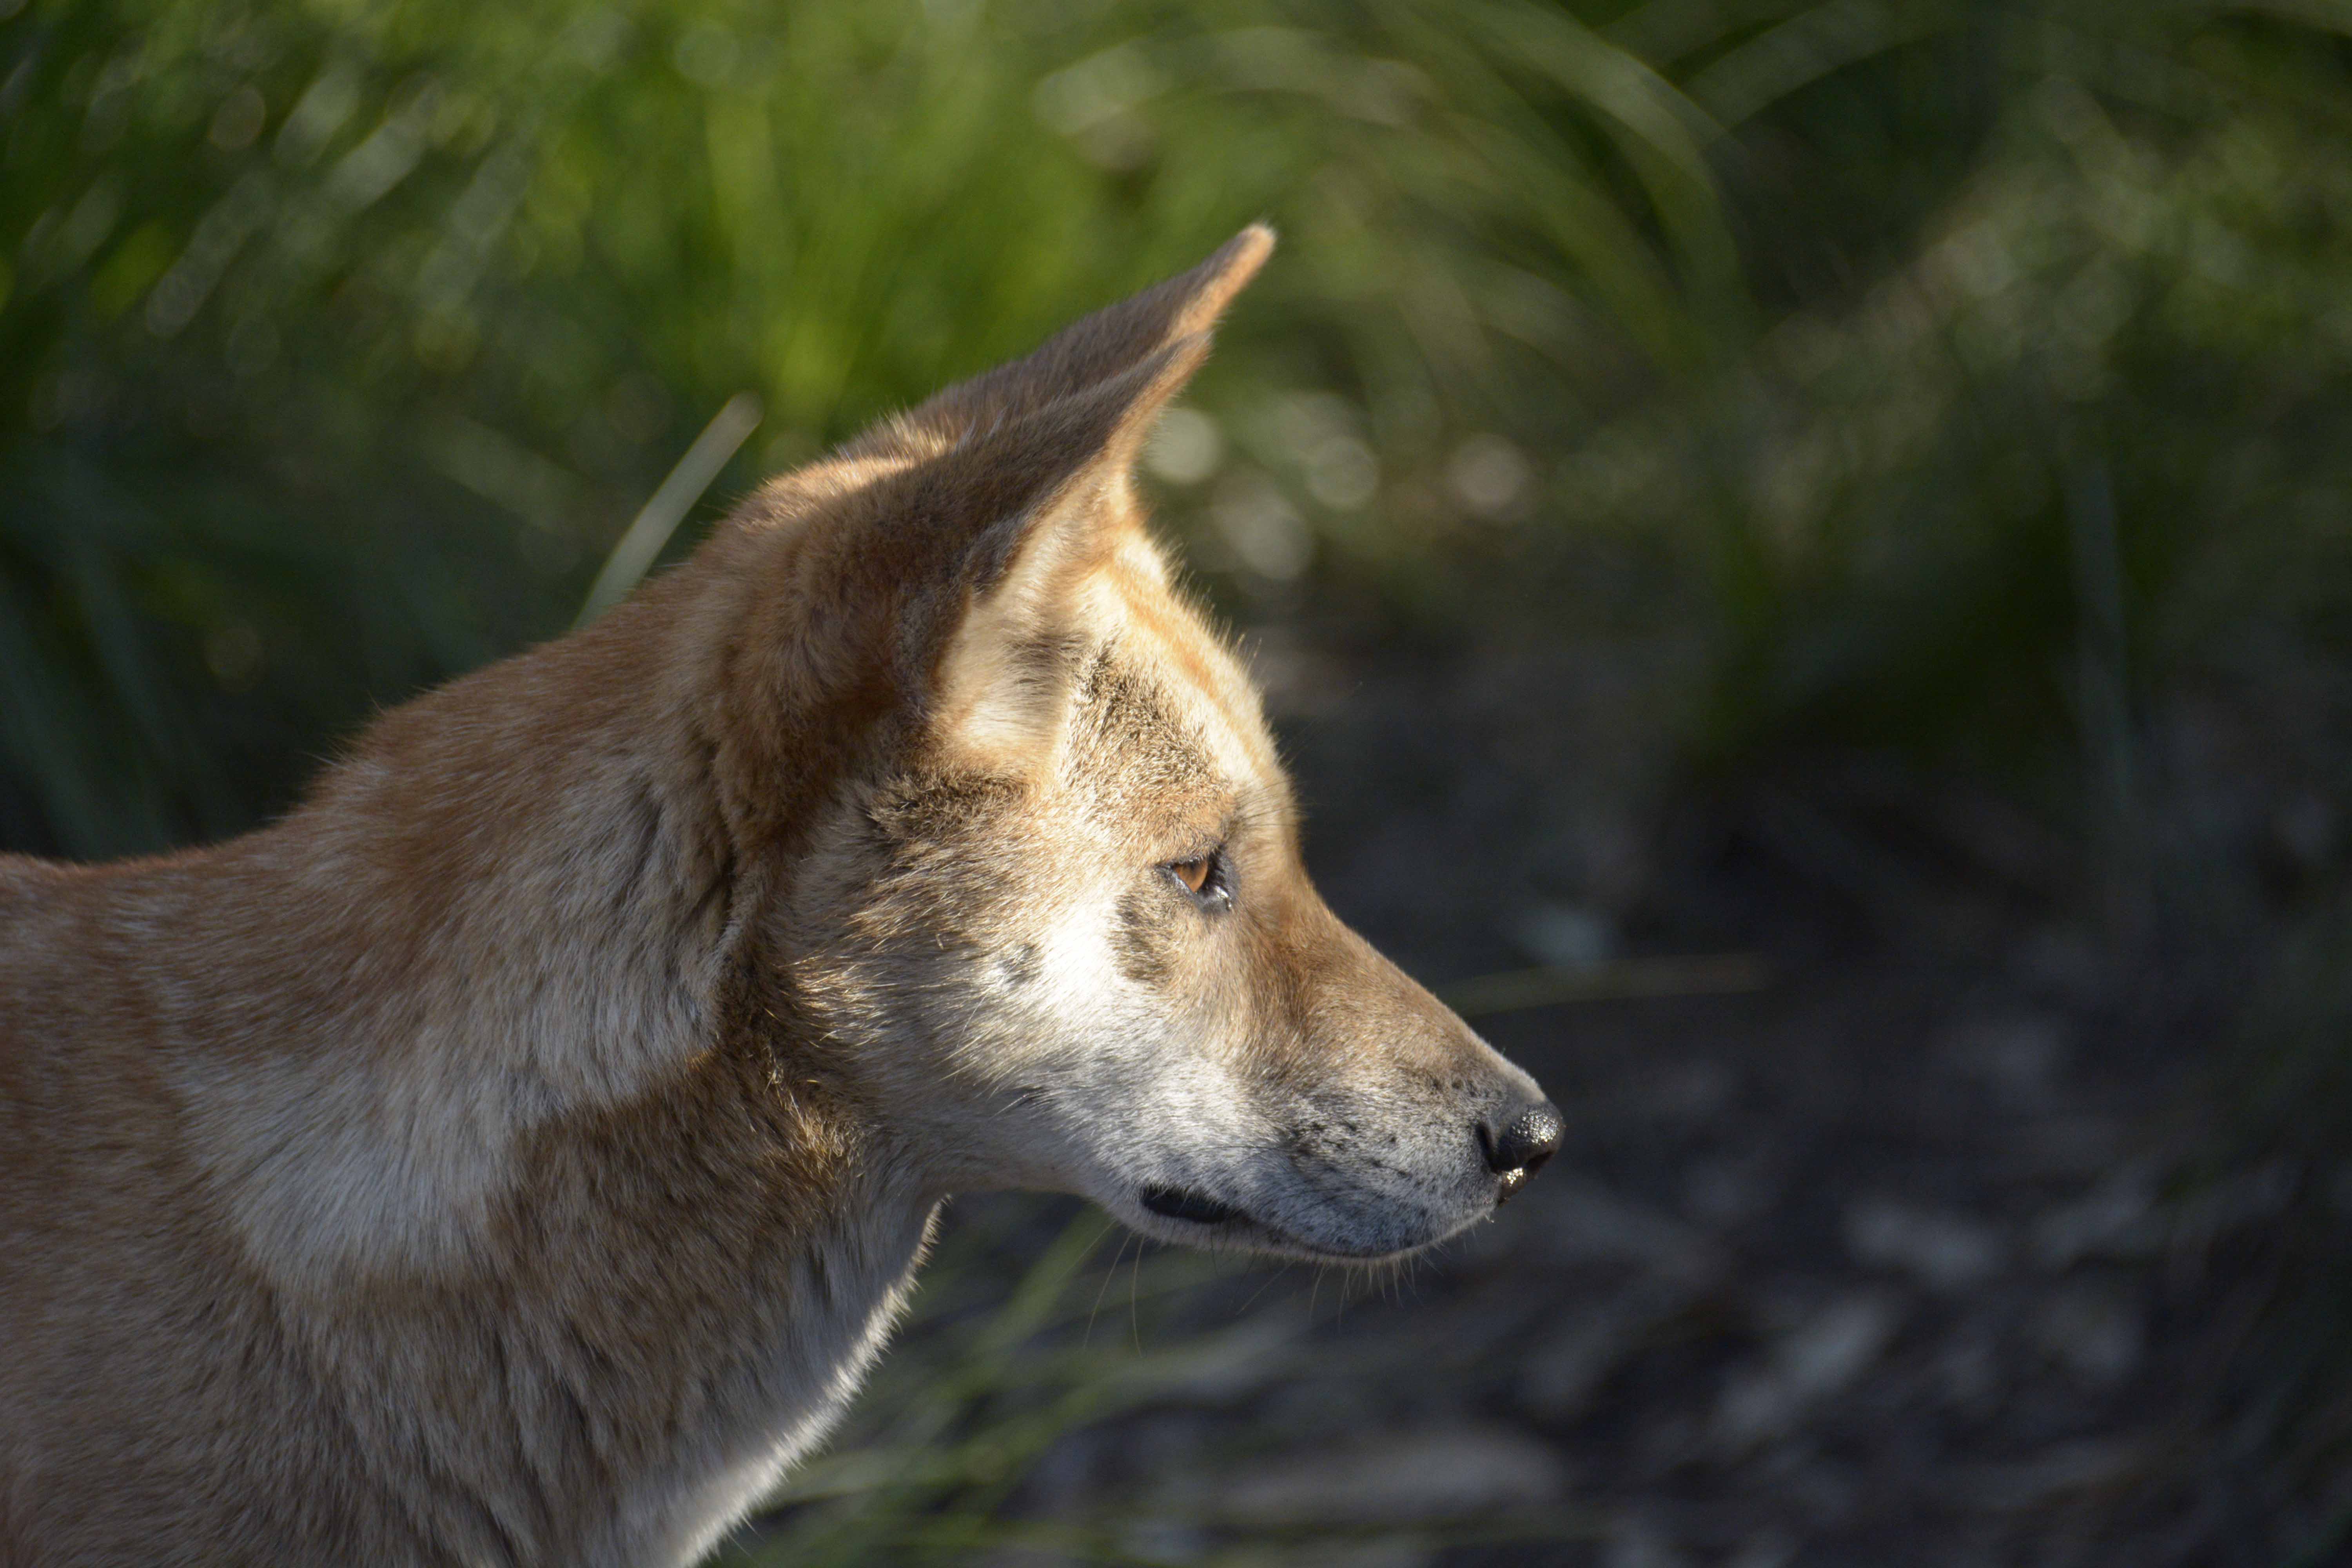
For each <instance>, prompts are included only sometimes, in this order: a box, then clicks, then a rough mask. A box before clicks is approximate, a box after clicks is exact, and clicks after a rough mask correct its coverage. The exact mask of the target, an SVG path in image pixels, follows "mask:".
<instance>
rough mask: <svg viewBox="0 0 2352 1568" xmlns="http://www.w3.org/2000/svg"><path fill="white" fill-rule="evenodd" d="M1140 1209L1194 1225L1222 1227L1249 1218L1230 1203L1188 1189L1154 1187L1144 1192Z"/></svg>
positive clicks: (1157, 1185) (1156, 1185) (1155, 1185)
mask: <svg viewBox="0 0 2352 1568" xmlns="http://www.w3.org/2000/svg"><path fill="white" fill-rule="evenodd" d="M1141 1196H1142V1199H1143V1206H1144V1207H1145V1208H1148V1209H1150V1211H1151V1212H1152V1213H1153V1214H1156V1215H1160V1216H1161V1217H1162V1218H1164V1219H1182V1220H1190V1221H1192V1223H1193V1224H1194V1225H1223V1224H1224V1223H1225V1222H1226V1221H1227V1220H1230V1219H1247V1218H1248V1217H1249V1215H1245V1214H1244V1213H1243V1212H1242V1211H1241V1210H1239V1209H1237V1208H1235V1207H1234V1205H1231V1204H1225V1203H1219V1202H1218V1201H1217V1200H1216V1199H1214V1198H1213V1197H1211V1196H1209V1194H1206V1193H1200V1192H1194V1191H1193V1190H1192V1188H1190V1187H1168V1186H1161V1185H1159V1184H1153V1185H1151V1186H1148V1187H1146V1188H1144V1189H1143V1192H1142V1194H1141Z"/></svg>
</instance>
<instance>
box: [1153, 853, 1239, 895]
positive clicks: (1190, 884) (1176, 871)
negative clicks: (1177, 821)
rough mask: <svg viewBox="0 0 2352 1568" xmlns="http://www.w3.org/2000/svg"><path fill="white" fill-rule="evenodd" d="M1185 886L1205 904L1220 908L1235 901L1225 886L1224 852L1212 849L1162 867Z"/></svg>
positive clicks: (1185, 888) (1187, 890) (1172, 861)
mask: <svg viewBox="0 0 2352 1568" xmlns="http://www.w3.org/2000/svg"><path fill="white" fill-rule="evenodd" d="M1160 869H1161V870H1163V871H1165V872H1167V873H1168V874H1169V875H1170V876H1171V877H1173V878H1175V879H1176V880H1177V881H1178V882H1179V883H1181V885H1182V886H1183V889H1184V890H1185V891H1186V892H1188V893H1190V894H1192V897H1193V898H1195V899H1197V900H1200V901H1201V902H1202V903H1204V904H1214V905H1216V906H1218V907H1219V908H1223V906H1224V905H1226V904H1229V903H1231V902H1232V901H1233V894H1232V893H1231V892H1230V891H1229V890H1228V889H1226V887H1225V868H1224V853H1223V851H1222V850H1217V849H1212V850H1210V851H1209V852H1208V853H1207V854H1206V855H1195V856H1193V857H1192V858H1191V859H1189V860H1171V861H1169V862H1168V863H1167V864H1166V865H1164V866H1162V867H1161V868H1160Z"/></svg>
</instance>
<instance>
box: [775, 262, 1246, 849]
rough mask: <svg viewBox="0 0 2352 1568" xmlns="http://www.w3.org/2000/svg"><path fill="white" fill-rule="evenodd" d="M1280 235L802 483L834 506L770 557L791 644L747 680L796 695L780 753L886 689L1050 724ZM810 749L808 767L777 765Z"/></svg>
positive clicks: (920, 700)
mask: <svg viewBox="0 0 2352 1568" xmlns="http://www.w3.org/2000/svg"><path fill="white" fill-rule="evenodd" d="M1273 246H1274V234H1273V231H1272V230H1270V229H1268V228H1265V226H1262V225H1260V226H1252V227H1250V228H1246V229H1244V230H1243V231H1242V232H1241V233H1240V234H1239V235H1238V236H1236V237H1234V239H1233V240H1231V241H1230V242H1228V243H1227V244H1226V245H1225V246H1224V247H1223V249H1221V250H1219V251H1218V252H1217V253H1216V254H1215V255H1214V256H1212V257H1211V258H1209V259H1208V260H1206V261H1204V262H1202V264H1201V265H1200V266H1198V267H1196V268H1192V270H1191V271H1190V272H1186V273H1183V274H1181V276H1179V277H1176V278H1171V279H1169V280H1168V281H1167V282H1165V283H1162V284H1160V285H1159V286H1157V287H1156V288H1152V289H1146V290H1144V292H1142V293H1140V294H1138V295H1136V296H1135V297H1134V298H1133V299H1131V300H1125V301H1123V302H1122V303H1119V304H1117V305H1113V306H1111V307H1110V308H1108V310H1099V311H1097V312H1096V313H1095V314H1094V315H1092V316H1089V317H1087V319H1086V320H1084V321H1079V322H1077V323H1076V325H1074V326H1072V327H1070V328H1068V329H1066V331H1062V332H1061V333H1059V334H1057V335H1056V336H1055V337H1054V338H1053V339H1052V340H1051V341H1049V342H1047V343H1046V344H1045V346H1044V347H1043V348H1040V349H1039V350H1037V351H1036V352H1035V353H1032V354H1030V355H1029V356H1028V357H1026V358H1025V359H1020V360H1016V361H1014V362H1013V363H1011V364H1007V365H1003V366H1001V367H999V368H998V369H995V370H992V371H990V372H988V373H987V374H984V375H980V376H975V377H974V378H973V379H971V380H970V381H967V382H964V383H962V384H960V385H957V386H952V387H950V388H949V389H948V390H947V391H945V392H942V393H940V395H938V396H936V397H933V398H932V399H930V400H929V402H927V403H925V404H923V405H920V406H919V407H918V408H916V409H914V410H912V411H911V412H909V413H908V414H906V415H902V416H899V417H898V418H897V419H894V420H890V421H888V422H887V423H885V424H884V425H882V426H879V427H877V429H875V430H873V431H871V432H869V433H868V434H867V435H866V436H864V437H859V438H858V439H857V440H856V441H853V442H851V443H850V444H849V445H848V446H846V447H843V448H841V449H840V451H839V452H838V453H836V454H835V458H834V459H833V460H831V461H828V462H824V463H820V464H817V465H815V466H814V467H813V468H810V469H808V470H806V474H807V478H806V479H805V480H804V482H803V486H802V488H800V489H798V490H797V491H793V490H791V489H790V488H789V487H787V489H786V491H785V492H782V493H793V494H797V495H798V496H800V497H802V498H803V504H808V505H812V506H814V508H815V509H816V515H817V516H819V517H821V518H822V520H823V521H821V522H820V523H818V524H817V525H816V526H814V527H811V528H808V529H805V530H799V531H793V532H792V533H791V534H790V535H789V536H788V537H789V538H790V540H791V543H790V546H789V548H787V549H785V550H782V551H779V552H774V553H773V554H772V557H771V559H772V561H773V562H774V563H775V569H776V571H777V576H776V577H774V578H772V580H771V591H770V592H769V593H767V594H766V595H762V596H761V602H760V605H759V607H758V609H757V610H755V612H754V613H755V615H757V616H760V617H761V620H760V622H758V623H755V625H754V626H752V627H751V628H749V630H748V640H749V644H750V646H751V647H762V648H768V649H773V650H776V651H775V653H773V654H772V655H770V656H769V657H766V658H759V659H755V660H754V661H752V662H751V665H750V666H749V668H748V669H747V674H746V677H745V681H746V684H745V685H744V686H743V687H742V688H741V689H740V692H739V693H738V695H739V697H740V700H742V701H744V702H746V703H748V704H749V705H751V707H752V708H753V709H755V710H761V711H768V712H773V713H777V714H780V715H782V714H793V715H797V717H796V718H795V719H794V720H793V728H792V733H791V734H789V735H787V734H785V733H783V732H782V731H779V733H778V734H777V735H776V736H775V737H774V740H775V742H776V747H775V749H776V750H777V752H779V754H780V755H781V754H782V753H783V752H788V751H789V752H793V754H794V755H799V754H800V753H801V752H806V751H808V750H809V749H810V748H812V747H815V746H817V745H819V743H820V742H819V739H818V737H819V734H820V732H823V733H824V734H827V735H835V736H838V737H841V738H845V735H846V733H847V732H848V729H849V727H852V726H856V725H860V724H863V723H864V722H866V721H868V720H870V719H871V718H872V717H874V716H875V715H877V714H878V713H879V712H881V711H883V710H891V709H896V710H899V711H901V712H902V713H906V714H908V715H910V716H919V722H918V723H917V724H916V725H915V726H914V728H913V730H912V731H910V732H911V733H912V734H916V735H928V736H944V735H946V734H948V733H950V731H954V732H959V733H968V734H970V735H974V736H977V735H982V734H984V733H990V734H998V735H1003V734H1005V733H1007V732H1008V726H1010V727H1011V729H1012V730H1014V731H1021V732H1023V733H1024V734H1027V735H1034V721H1036V720H1038V719H1040V718H1045V717H1047V716H1049V715H1051V714H1052V713H1053V712H1055V711H1056V710H1058V707H1059V700H1060V698H1061V695H1062V693H1063V691H1064V690H1065V689H1066V675H1067V673H1068V672H1067V671H1066V669H1065V668H1063V664H1064V663H1065V662H1066V658H1067V655H1068V652H1069V651H1070V649H1071V648H1072V647H1073V646H1074V639H1075V637H1076V634H1077V633H1078V632H1079V630H1080V627H1079V626H1078V624H1077V622H1078V620H1079V619H1080V618H1081V617H1080V616H1079V614H1078V612H1079V605H1078V600H1079V599H1080V598H1081V597H1082V595H1081V594H1080V592H1079V590H1080V588H1081V586H1082V585H1083V584H1085V583H1086V582H1087V580H1088V579H1089V578H1090V577H1091V576H1093V575H1094V574H1096V573H1097V569H1099V568H1101V567H1103V566H1105V565H1108V563H1110V562H1111V561H1112V560H1113V559H1114V558H1118V559H1121V560H1127V559H1129V558H1134V559H1135V560H1136V561H1137V563H1138V564H1139V565H1140V566H1142V567H1143V568H1144V569H1145V570H1149V571H1154V572H1156V571H1157V570H1159V567H1158V563H1157V557H1156V556H1153V555H1152V554H1151V552H1150V545H1149V543H1148V542H1146V541H1145V539H1144V536H1143V533H1142V531H1141V529H1140V528H1139V526H1138V521H1137V520H1138V508H1137V506H1136V502H1135V497H1134V491H1133V479H1132V474H1131V469H1132V468H1133V466H1134V461H1135V458H1136V455H1137V453H1138V452H1139V450H1140V449H1141V447H1142V445H1143V441H1144V437H1146V436H1148V435H1149V434H1150V430H1151V426H1152V423H1153V421H1154V420H1156V419H1157V418H1158V416H1159V415H1160V410H1161V409H1163V408H1165V407H1166V406H1167V405H1168V402H1169V400H1170V399H1171V398H1172V397H1174V396H1175V395H1176V394H1177V393H1178V392H1179V391H1181V389H1182V387H1183V385H1184V384H1185V382H1186V381H1187V380H1189V379H1190V378H1191V376H1192V372H1193V371H1194V370H1196V369H1198V368H1199V366H1200V363H1201V361H1202V358H1203V357H1205V356H1206V354H1207V353H1208V347H1209V338H1208V330H1209V329H1210V328H1211V327H1212V326H1213V325H1214V324H1215V323H1216V320H1217V318H1218V317H1219V316H1220V315H1221V314H1222V313H1223V310H1224V308H1225V306H1226V305H1227V304H1228V303H1230V302H1231V301H1232V300H1233V297H1234V294H1235V293H1237V292H1238V291H1239V290H1240V289H1241V288H1242V286H1243V285H1244V283H1246V282H1248V281H1249V279H1250V278H1251V277H1252V275H1254V274H1255V272H1256V271H1257V269H1258V268H1259V267H1260V266H1261V265H1262V264H1263V263H1264V262H1265V257H1266V253H1267V252H1268V251H1269V250H1271V249H1272V248H1273ZM791 514H792V513H791V510H790V509H786V510H782V511H771V510H767V509H765V508H761V507H757V506H755V507H753V508H751V509H749V510H747V511H746V512H745V513H743V514H741V523H742V525H743V526H744V527H746V528H747V529H750V530H752V531H757V532H765V531H766V530H768V529H769V528H771V527H772V526H773V523H774V522H775V521H777V520H778V519H779V517H781V516H789V515H791ZM802 515H803V516H807V515H808V514H807V513H805V512H804V513H802ZM820 714H830V715H832V716H831V717H829V718H823V719H820V717H819V715H820ZM823 743H824V744H826V745H830V744H833V743H835V742H833V741H825V742H823ZM794 768H797V769H799V771H801V772H806V771H807V768H806V766H805V765H804V764H803V763H793V764H792V766H791V767H785V766H784V765H783V764H782V763H779V764H778V770H781V771H782V772H784V773H791V772H792V771H793V769H794ZM778 770H771V771H772V772H774V771H778ZM746 776H747V777H748V776H766V775H764V774H760V773H746ZM770 787H772V785H771V786H770ZM788 804H789V803H786V802H782V801H779V800H772V799H764V798H763V799H762V800H761V802H760V803H759V804H758V805H757V811H756V815H757V816H758V817H759V819H760V820H761V821H762V822H770V821H782V820H783V819H784V818H785V817H786V816H788V815H789V812H788V809H787V808H788ZM744 805H745V809H746V811H747V813H748V812H751V811H752V802H751V800H750V799H749V798H747V800H746V802H745V803H744ZM748 820H750V818H749V816H747V821H748Z"/></svg>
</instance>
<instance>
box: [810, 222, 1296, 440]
mask: <svg viewBox="0 0 2352 1568" xmlns="http://www.w3.org/2000/svg"><path fill="white" fill-rule="evenodd" d="M1273 249H1274V230H1273V229H1271V228H1269V227H1267V226H1265V224H1262V223H1254V224H1252V225H1250V226H1249V227H1247V228H1245V229H1244V230H1242V231H1241V233H1239V234H1237V235H1235V236H1234V237H1233V238H1231V239H1229V240H1227V241H1226V242H1225V243H1224V245H1223V247H1220V248H1219V249H1218V251H1217V253H1216V254H1215V255H1213V256H1212V257H1210V258H1208V259H1207V260H1206V261H1203V262H1202V263H1201V264H1200V265H1199V266H1198V267H1195V268H1192V270H1191V271H1189V272H1181V273H1179V274H1177V275H1176V276H1175V277H1173V278H1171V279H1168V280H1167V281H1166V282H1164V283H1160V284H1155V285H1154V286H1153V287H1151V288H1150V289H1145V290H1144V291H1143V292H1142V293H1140V294H1138V295H1135V296H1134V297H1133V298H1131V299H1128V300H1120V301H1119V302H1118V304H1116V305H1111V306H1108V307H1106V308H1105V309H1103V310H1097V311H1096V312H1095V313H1094V314H1093V315H1091V316H1088V317H1087V318H1085V319H1084V320H1082V321H1076V322H1074V323H1073V324H1071V325H1070V326H1067V327H1065V328H1063V329H1062V330H1061V331H1058V332H1056V333H1055V334H1054V336H1053V337H1051V338H1049V339H1047V340H1046V342H1045V345H1044V346H1043V347H1041V348H1039V349H1037V350H1036V351H1035V352H1034V353H1030V354H1028V355H1026V356H1025V357H1024V358H1021V359H1017V360H1014V361H1013V362H1012V363H1009V364H1002V365H999V366H997V367H996V368H995V369H994V370H992V371H987V372H984V373H982V374H979V375H976V376H974V377H972V378H971V380H970V381H965V382H960V383H958V384H955V385H954V386H950V387H949V388H948V389H947V390H946V391H944V392H941V393H938V394H936V395H933V396H932V397H930V398H929V399H928V400H927V401H925V402H924V403H922V404H921V405H919V406H917V407H915V408H913V409H910V410H909V411H908V412H907V413H906V414H903V415H901V416H898V418H896V419H894V420H890V421H888V422H887V423H886V424H884V425H883V426H880V427H878V428H877V429H875V430H873V431H871V432H869V433H868V434H867V435H866V436H864V437H860V438H859V439H858V440H857V441H856V442H854V443H852V444H851V445H850V446H849V447H845V448H844V455H845V456H851V457H867V456H880V455H883V454H886V453H890V452H898V453H905V454H910V455H911V454H920V453H927V452H931V451H937V450H939V449H940V447H945V446H949V445H951V444H953V443H955V442H957V441H960V440H961V439H963V438H964V437H966V436H968V435H969V434H970V433H971V432H972V431H974V430H976V429H981V428H984V427H986V426H990V425H992V424H1001V423H1003V422H1004V421H1007V420H1013V419H1019V418H1023V417H1024V416H1028V415H1030V414H1034V413H1035V412H1037V411H1038V410H1040V409H1042V408H1044V407H1045V405H1048V404H1052V403H1057V402H1060V401H1061V400H1062V399H1064V398H1066V397H1068V396H1069V395H1072V394H1073V393H1076V392H1079V391H1082V390H1083V389H1085V388H1087V387H1090V386H1093V385H1095V384H1097V383H1100V382H1105V381H1108V380H1110V379H1111V378H1112V377H1114V376H1117V375H1119V374H1122V373H1124V372H1126V371H1129V370H1132V369H1133V368H1135V367H1136V366H1137V365H1138V364H1139V363H1142V362H1143V361H1144V360H1145V359H1147V358H1149V357H1150V356H1151V355H1153V354H1155V353H1159V352H1160V350H1162V349H1164V348H1166V347H1168V346H1169V345H1170V344H1171V343H1173V342H1177V341H1178V340H1179V339H1181V338H1188V337H1191V336H1192V335H1194V334H1195V333H1198V332H1205V331H1209V330H1210V329H1211V328H1212V327H1214V326H1215V325H1216V324H1217V319H1218V318H1219V317H1221V316H1223V314H1224V313H1225V307H1226V306H1227V305H1230V304H1231V303H1233V300H1234V295H1236V294H1238V293H1240V292H1241V291H1242V289H1243V287H1244V285H1245V284H1247V283H1248V282H1249V280H1250V279H1252V278H1255V276H1257V271H1258V268H1261V267H1263V266H1265V258H1266V257H1267V256H1268V255H1269V254H1271V253H1272V251H1273Z"/></svg>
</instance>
